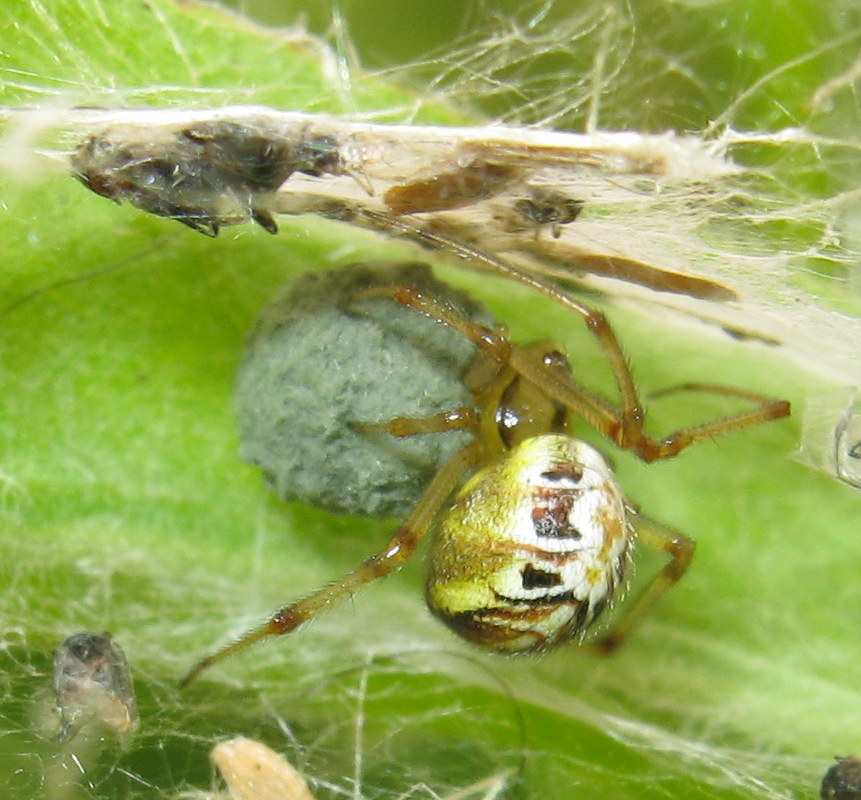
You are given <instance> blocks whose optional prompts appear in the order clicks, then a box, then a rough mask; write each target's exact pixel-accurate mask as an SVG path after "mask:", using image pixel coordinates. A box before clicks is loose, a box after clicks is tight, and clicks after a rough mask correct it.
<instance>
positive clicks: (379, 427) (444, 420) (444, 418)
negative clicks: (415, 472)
mask: <svg viewBox="0 0 861 800" xmlns="http://www.w3.org/2000/svg"><path fill="white" fill-rule="evenodd" d="M478 425H479V420H478V414H477V412H476V410H475V409H474V408H470V407H469V406H459V407H458V408H452V409H450V410H448V411H440V412H439V413H438V414H430V415H428V416H426V417H394V418H393V419H390V420H387V421H386V422H351V423H350V427H351V428H353V430H357V431H361V432H362V433H388V434H389V435H391V436H415V435H416V434H419V433H446V432H447V431H455V430H461V431H462V430H466V431H472V432H473V433H475V432H476V431H477V430H478Z"/></svg>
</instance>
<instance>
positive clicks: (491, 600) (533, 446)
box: [427, 434, 630, 653]
mask: <svg viewBox="0 0 861 800" xmlns="http://www.w3.org/2000/svg"><path fill="white" fill-rule="evenodd" d="M629 538H630V537H629V532H628V523H627V519H626V513H625V503H624V500H623V497H622V494H621V492H620V491H619V489H618V487H617V485H616V482H615V479H614V477H613V474H612V473H611V471H610V469H609V467H608V466H607V464H606V463H605V461H604V459H603V458H602V457H601V455H600V454H599V453H598V452H597V451H596V450H595V449H594V448H592V447H591V446H590V445H588V444H586V443H585V442H581V441H579V440H577V439H573V438H571V437H569V436H565V435H561V434H547V435H543V436H534V437H531V438H529V439H526V440H525V441H523V442H522V443H521V444H519V445H517V446H516V447H514V448H512V450H510V451H509V452H508V453H507V454H506V455H505V456H504V457H503V458H501V459H499V460H497V461H495V462H493V463H492V464H490V465H489V466H487V467H485V468H484V469H481V470H479V471H478V472H476V473H475V475H473V476H472V478H471V479H470V480H469V481H467V482H466V483H465V484H464V486H463V488H462V489H461V490H460V492H459V493H458V494H457V496H456V498H455V500H454V503H453V505H452V507H451V508H450V509H449V510H448V511H447V512H446V513H444V514H443V516H442V518H441V520H440V523H439V526H438V530H437V532H436V535H435V537H434V542H433V545H432V547H431V553H430V569H429V575H428V585H427V600H428V605H429V607H430V608H431V610H432V611H433V613H434V614H436V616H438V617H439V618H440V619H442V620H443V621H444V622H445V623H446V624H447V625H448V626H449V627H451V628H452V629H453V630H455V631H456V632H457V633H458V634H460V635H461V636H463V637H464V638H466V639H469V640H470V641H473V642H475V643H477V644H480V645H482V646H483V647H485V648H489V649H493V650H497V651H500V652H507V653H522V652H530V651H535V650H542V649H544V648H546V647H550V646H552V645H553V644H555V643H557V642H560V641H563V640H566V639H570V638H572V637H578V636H580V635H581V634H583V633H584V632H585V631H586V630H587V629H588V627H589V625H590V624H591V623H592V622H593V621H594V620H595V619H596V617H597V616H598V615H599V614H600V613H601V611H602V610H603V609H604V608H605V607H606V606H607V604H608V602H609V601H610V600H612V599H613V597H614V595H615V593H616V592H617V590H618V587H619V586H620V584H621V581H622V575H623V571H624V568H625V564H626V560H627V552H628V547H629Z"/></svg>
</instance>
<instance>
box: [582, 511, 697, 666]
mask: <svg viewBox="0 0 861 800" xmlns="http://www.w3.org/2000/svg"><path fill="white" fill-rule="evenodd" d="M629 513H630V514H631V517H634V518H635V519H634V528H635V530H636V532H637V539H638V541H639V542H642V543H643V544H646V545H649V546H650V547H652V548H654V549H656V550H662V551H663V552H665V553H666V554H667V555H668V556H669V557H670V560H669V561H668V562H667V564H666V565H665V566H664V568H663V569H662V570H661V571H660V572H659V573H658V574H657V575H656V576H655V577H654V578H652V580H651V581H650V582H649V584H648V585H647V586H646V588H645V589H644V590H643V592H642V593H641V594H640V595H639V597H637V598H636V599H635V600H634V601H633V602H632V604H631V605H630V607H629V608H627V609H626V610H625V611H624V613H623V614H622V615H621V616H620V618H619V619H618V620H616V624H615V625H614V627H613V629H612V630H611V631H610V632H609V633H607V634H605V635H604V636H603V637H602V638H601V639H599V640H598V641H597V642H595V644H594V645H593V647H595V648H596V649H597V650H599V651H600V652H602V653H612V652H613V651H614V650H616V648H617V647H619V645H620V644H622V642H623V641H624V640H625V639H627V638H628V635H629V634H630V633H631V631H632V630H633V629H634V627H635V626H636V625H637V624H638V623H639V621H640V619H642V617H643V615H644V614H645V613H646V612H647V611H648V610H649V609H650V608H651V607H652V606H653V605H654V604H655V603H656V602H657V601H658V599H659V598H661V597H662V596H663V595H664V593H665V592H666V591H667V590H668V589H671V588H672V587H673V586H675V585H676V584H677V583H678V582H679V581H680V580H681V579H682V576H683V575H684V574H685V572H687V570H688V567H689V566H690V563H691V560H692V559H693V557H694V551H695V550H696V542H694V541H693V539H689V538H688V537H687V536H685V535H684V534H682V533H679V532H678V531H676V530H673V529H672V528H670V527H669V526H667V525H664V524H663V523H660V522H658V521H657V520H653V519H651V518H649V517H645V516H643V515H642V514H640V513H639V512H637V511H635V510H634V509H629Z"/></svg>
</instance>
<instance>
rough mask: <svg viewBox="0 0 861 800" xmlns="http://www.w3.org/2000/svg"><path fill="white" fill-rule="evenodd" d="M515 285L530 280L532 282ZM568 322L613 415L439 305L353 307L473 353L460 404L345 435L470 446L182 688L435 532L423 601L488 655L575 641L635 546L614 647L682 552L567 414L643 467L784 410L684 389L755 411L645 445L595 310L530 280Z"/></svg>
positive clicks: (404, 292) (414, 292)
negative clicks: (644, 580) (383, 310)
mask: <svg viewBox="0 0 861 800" xmlns="http://www.w3.org/2000/svg"><path fill="white" fill-rule="evenodd" d="M529 282H533V279H530V281H529ZM536 288H539V289H540V290H541V291H542V292H543V293H544V294H546V295H549V296H551V297H554V298H555V299H557V300H559V301H560V302H562V303H563V304H564V305H565V306H566V307H568V308H569V309H571V310H572V311H574V312H575V313H576V314H578V315H579V316H580V318H581V319H582V320H583V322H584V323H585V325H586V328H587V330H589V331H590V332H591V333H592V335H593V336H594V337H595V338H596V339H597V341H598V343H599V345H600V347H601V349H602V351H603V354H604V356H605V357H606V359H607V361H608V362H609V365H610V368H611V370H612V374H613V377H614V381H615V384H616V386H617V389H618V392H619V396H620V407H619V408H617V407H615V406H614V405H613V404H611V403H610V402H609V401H607V400H605V399H604V398H603V397H601V396H599V395H597V394H595V393H593V392H591V391H590V390H588V389H586V388H583V387H582V386H580V385H578V384H577V383H576V382H575V381H574V379H573V378H572V375H571V371H570V368H569V364H568V360H567V358H566V357H565V356H564V355H563V354H562V353H561V352H559V351H558V350H557V349H556V348H555V347H553V346H552V345H550V344H548V343H538V344H533V345H529V346H519V345H517V344H514V343H513V342H512V341H511V340H510V339H509V337H508V336H507V334H506V333H505V332H504V331H503V330H500V329H493V328H489V327H485V326H483V325H481V324H479V323H477V322H475V321H473V320H471V319H470V318H468V317H467V316H466V314H465V313H463V312H462V311H461V310H460V309H458V308H456V307H455V306H454V305H452V304H451V302H450V301H448V300H445V299H442V298H439V297H435V296H433V295H431V294H429V293H427V292H423V291H422V290H420V289H417V288H415V287H412V286H407V285H400V286H383V287H374V288H371V289H368V290H365V291H362V292H360V293H359V295H357V298H356V299H359V298H365V297H388V298H391V299H392V300H394V301H395V302H397V303H400V304H402V305H403V306H405V307H408V308H412V309H415V311H416V312H417V313H422V314H425V315H427V316H429V317H431V318H432V319H435V320H437V321H438V322H440V323H443V324H445V325H447V326H449V327H451V328H453V329H454V330H456V331H459V332H460V333H461V334H462V335H463V336H465V337H466V338H467V339H468V340H469V341H471V342H472V343H473V344H474V345H475V348H476V357H475V360H474V363H473V365H472V366H471V368H470V370H469V372H468V374H467V375H466V377H465V379H464V380H465V383H466V385H467V388H468V389H469V390H470V392H471V393H472V395H473V397H474V400H475V403H474V407H461V408H456V409H451V410H449V411H444V412H442V413H438V414H434V415H432V416H428V417H423V418H407V417H403V418H397V419H393V420H390V421H388V422H385V423H382V424H371V425H359V424H357V425H356V426H355V427H356V428H358V429H359V430H364V431H368V432H380V431H383V432H385V433H388V434H391V435H393V436H414V435H419V434H426V433H440V432H445V431H450V430H465V431H467V432H469V433H471V434H472V435H473V438H472V440H471V441H470V442H469V443H467V444H466V445H464V446H463V447H461V448H460V449H459V450H458V451H456V452H455V453H454V455H453V456H451V457H450V459H449V460H448V461H447V462H445V463H444V465H443V466H442V467H441V468H440V469H439V470H438V472H437V473H436V474H435V475H434V477H433V478H432V479H431V480H430V482H429V484H428V485H427V487H426V489H425V490H424V492H423V494H422V496H421V498H420V499H419V501H418V503H417V504H416V506H415V507H414V508H413V510H412V512H411V513H410V514H409V516H408V517H407V519H406V520H405V521H404V523H403V524H402V525H401V526H400V527H399V528H398V529H397V530H396V531H395V532H394V533H393V534H392V535H391V537H390V539H389V541H388V542H387V543H386V545H385V546H384V547H383V548H382V549H381V550H379V552H376V553H374V554H373V555H371V556H369V557H368V558H366V559H365V560H364V561H363V562H362V563H361V564H360V565H359V566H358V567H356V569H354V570H353V571H352V572H349V573H348V574H346V575H344V576H343V577H342V578H340V579H339V580H337V581H335V582H334V583H331V584H328V585H326V586H323V587H322V588H320V589H318V590H317V591H315V592H312V593H311V594H310V595H307V596H306V597H303V598H302V599H300V600H298V601H296V602H293V603H291V604H289V605H287V606H284V607H283V608H281V609H279V610H278V611H276V612H275V613H274V614H273V615H272V616H271V617H270V618H269V620H268V621H267V622H265V623H264V624H263V625H261V626H259V627H257V628H254V629H252V630H250V631H248V632H247V633H246V634H245V635H243V636H242V637H241V638H240V639H238V640H237V641H235V642H233V643H232V644H229V645H227V646H226V647H224V648H222V649H221V650H219V651H217V652H215V653H214V654H212V655H209V656H207V657H206V658H204V659H203V660H201V661H200V662H198V663H197V664H196V665H195V666H194V667H193V668H192V669H191V670H190V671H189V673H188V674H187V675H186V676H185V678H184V679H183V680H182V685H186V684H188V683H189V682H190V681H191V680H192V679H194V678H195V677H196V676H197V675H199V674H200V673H201V672H202V671H203V670H204V669H206V668H208V667H210V666H212V665H213V664H215V663H216V662H219V661H221V660H222V659H223V658H225V657H227V656H229V655H231V654H233V653H235V652H237V651H239V650H242V649H244V648H245V647H247V646H249V645H251V644H253V643H254V642H257V641H259V640H261V639H264V638H266V637H269V636H274V635H279V634H285V633H289V632H290V631H293V630H295V629H296V628H298V627H299V626H301V625H303V624H304V623H306V622H308V621H310V620H312V619H313V618H314V617H316V616H317V615H318V614H320V613H321V612H323V611H325V610H326V609H327V608H330V607H331V606H333V605H335V604H336V603H338V602H339V601H341V600H344V599H346V598H348V597H351V596H352V595H354V594H355V593H356V592H358V591H359V590H361V589H363V588H364V587H366V586H368V585H369V584H371V583H373V582H374V581H376V580H378V579H380V578H383V577H385V576H386V575H389V574H390V573H392V572H393V571H395V570H396V569H397V568H398V567H400V566H401V565H402V564H403V563H404V562H405V561H406V560H407V559H408V558H410V557H411V556H412V555H413V553H414V552H415V551H416V548H417V547H418V545H419V543H420V542H421V541H422V539H423V538H424V537H425V536H426V535H427V534H428V533H429V532H430V531H431V530H433V531H434V534H433V537H432V543H431V545H430V553H429V559H428V560H429V571H428V578H427V589H426V600H427V604H428V606H429V608H430V610H431V612H432V613H433V614H434V615H435V616H437V617H438V618H439V619H441V620H442V621H443V622H444V623H445V624H447V625H448V626H449V627H450V628H451V629H453V630H454V631H455V632H456V633H458V634H459V635H461V636H462V637H464V638H466V639H468V640H470V641H472V642H474V643H475V644H477V645H480V646H482V647H483V648H485V649H488V650H492V651H496V652H499V653H529V652H536V651H542V650H545V649H547V648H550V647H552V646H554V645H556V644H558V643H560V642H563V641H566V640H571V639H574V640H582V638H583V637H584V635H585V634H586V632H587V631H588V629H589V628H590V626H591V625H592V623H593V622H595V620H596V619H598V618H599V616H600V615H601V613H602V611H604V610H605V609H606V607H607V606H608V605H609V604H610V603H611V602H612V601H613V600H614V599H616V597H617V595H618V594H619V593H620V590H621V587H622V586H623V583H624V580H623V579H624V575H625V571H626V569H627V566H628V563H629V560H630V554H631V550H632V543H633V540H634V538H635V536H636V538H637V539H638V540H639V541H640V542H642V543H644V544H648V545H651V546H654V547H656V548H658V549H660V550H662V551H664V552H665V553H666V554H667V556H668V559H669V560H668V562H667V563H666V565H665V566H664V567H663V569H662V570H661V571H660V572H659V573H658V574H657V575H656V576H655V577H654V578H653V579H652V580H651V582H650V583H649V584H648V585H647V586H646V588H645V589H644V591H643V592H642V593H641V594H640V595H639V597H637V598H635V599H634V600H633V601H632V604H631V606H630V608H629V609H627V611H626V613H625V614H624V615H623V616H621V618H620V619H619V620H618V621H617V623H616V625H615V627H614V628H613V629H612V630H611V631H610V632H608V633H607V634H606V635H605V636H604V637H603V638H602V639H601V640H600V641H598V642H597V643H596V644H597V646H598V647H600V648H601V649H602V650H604V651H610V650H612V649H614V648H615V647H616V646H617V645H618V644H619V643H620V642H621V641H622V640H623V639H624V638H625V637H626V636H627V634H628V632H629V631H630V630H631V628H632V626H633V625H634V624H635V623H636V622H637V620H638V619H639V618H640V617H641V616H642V614H643V612H644V611H646V609H648V608H649V607H650V606H651V605H652V604H653V603H654V602H655V601H656V600H657V599H658V598H659V597H660V596H661V595H662V594H663V593H664V592H665V591H666V590H667V589H669V588H670V587H671V586H672V585H674V584H675V583H676V582H677V581H678V580H679V579H680V578H681V577H682V575H683V574H684V572H685V571H686V569H687V567H688V565H689V563H690V561H691V558H692V557H693V554H694V542H693V541H692V540H690V539H688V538H687V537H686V536H683V535H682V534H680V533H678V532H676V531H674V530H672V529H670V528H667V527H666V526H664V525H661V524H660V523H657V522H656V521H654V520H650V519H648V518H647V517H645V516H643V515H642V514H640V513H639V511H638V510H637V508H636V506H635V505H634V504H633V503H632V502H631V501H629V500H628V499H627V498H626V497H625V495H624V494H623V492H622V490H621V489H620V487H619V485H618V483H617V482H616V480H615V478H614V476H613V473H612V471H611V469H610V467H609V466H608V464H607V462H606V461H605V459H604V458H603V456H602V455H601V454H600V453H599V452H598V451H597V450H596V449H595V448H593V447H592V446H591V445H589V444H587V443H586V442H584V441H581V440H579V439H576V438H574V437H572V436H571V435H569V434H568V433H567V430H568V425H569V421H570V418H571V416H572V415H577V416H579V417H581V418H582V419H583V420H584V421H586V422H587V423H588V424H589V425H591V426H592V427H593V428H595V429H596V430H597V431H598V432H599V433H600V434H602V435H603V436H604V437H605V438H607V439H608V440H609V441H610V442H612V443H613V444H614V445H616V446H617V447H620V448H622V449H625V450H629V451H632V452H633V453H635V454H636V455H637V456H639V457H640V458H641V459H642V460H643V461H645V462H652V461H657V460H659V459H664V458H669V457H671V456H675V455H676V454H678V453H679V452H681V451H682V450H684V449H685V448H686V447H688V446H690V445H692V444H694V443H695V442H699V441H701V440H704V439H708V438H711V437H713V436H717V435H720V434H724V433H729V432H731V431H735V430H739V429H741V428H746V427H748V426H751V425H756V424H759V423H762V422H766V421H768V420H772V419H778V418H780V417H785V416H787V415H788V414H789V413H790V406H789V403H788V402H787V401H784V400H777V399H773V398H770V397H767V396H765V395H762V394H758V393H756V392H750V391H746V390H742V389H736V388H730V387H725V386H718V385H712V384H702V383H690V384H685V385H682V386H678V387H674V388H672V389H669V390H666V391H665V392H664V394H666V393H668V392H677V391H703V392H710V393H715V394H719V395H728V396H731V397H736V398H741V399H743V400H748V401H750V402H752V403H753V404H754V406H753V407H752V408H750V409H748V410H745V411H742V412H740V413H737V414H734V415H731V416H727V417H725V418H722V419H718V420H716V421H712V422H707V423H704V424H700V425H696V426H692V427H687V428H682V429H680V430H677V431H675V432H674V433H671V434H669V435H667V436H664V437H662V438H659V439H656V438H653V437H652V436H650V435H648V434H647V433H646V432H645V431H644V427H643V423H644V417H645V414H644V410H643V406H642V404H641V401H640V397H639V394H638V391H637V389H636V386H635V384H634V380H633V377H632V374H631V371H630V368H629V366H628V363H627V361H626V359H625V356H624V354H623V352H622V348H621V346H620V344H619V341H618V339H617V337H616V334H615V332H614V330H613V328H612V326H611V325H610V323H609V322H608V321H607V319H606V317H605V316H604V314H603V313H602V312H600V311H598V310H595V309H593V308H591V307H589V306H588V305H585V304H584V303H581V302H580V301H579V300H577V299H575V298H573V297H571V296H570V295H567V294H564V293H562V292H561V291H559V290H557V289H556V288H555V287H552V286H550V285H548V284H544V283H542V284H541V285H540V286H536Z"/></svg>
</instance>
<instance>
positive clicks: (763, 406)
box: [636, 383, 791, 461]
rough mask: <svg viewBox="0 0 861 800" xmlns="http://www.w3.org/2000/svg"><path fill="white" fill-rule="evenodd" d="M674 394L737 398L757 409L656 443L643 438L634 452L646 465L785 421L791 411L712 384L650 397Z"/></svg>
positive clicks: (763, 397)
mask: <svg viewBox="0 0 861 800" xmlns="http://www.w3.org/2000/svg"><path fill="white" fill-rule="evenodd" d="M677 392H709V393H711V394H718V395H725V396H728V397H739V398H741V399H743V400H750V401H752V402H754V403H756V404H757V405H756V406H754V407H753V408H751V409H748V410H747V411H741V412H739V413H738V414H733V415H731V416H729V417H722V418H721V419H717V420H714V421H712V422H706V423H703V424H701V425H692V426H690V427H688V428H681V429H680V430H677V431H675V432H673V433H671V434H669V435H667V436H665V437H663V438H662V439H661V440H660V441H657V440H655V439H651V438H650V437H647V436H643V437H642V439H641V441H640V442H639V444H638V446H637V450H636V452H637V454H638V455H639V456H640V457H641V458H643V459H645V460H646V461H655V460H657V459H660V458H668V457H669V456H674V455H676V453H678V452H679V451H680V450H683V449H684V448H686V447H688V446H689V445H692V444H693V443H694V442H699V441H702V440H703V439H710V438H711V437H713V436H720V435H722V434H724V433H731V432H732V431H737V430H740V429H742V428H747V427H749V426H751V425H758V424H760V423H761V422H768V421H769V420H772V419H780V418H782V417H788V416H789V414H790V411H791V408H790V404H789V401H787V400H776V399H775V398H773V397H769V396H768V395H764V394H760V393H759V392H749V391H747V390H745V389H737V388H735V387H733V386H721V385H718V384H713V383H685V384H682V385H680V386H673V387H670V388H669V389H662V390H661V391H659V392H655V393H654V394H653V395H651V396H652V397H665V396H667V395H669V394H675V393H677Z"/></svg>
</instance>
